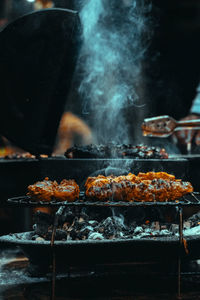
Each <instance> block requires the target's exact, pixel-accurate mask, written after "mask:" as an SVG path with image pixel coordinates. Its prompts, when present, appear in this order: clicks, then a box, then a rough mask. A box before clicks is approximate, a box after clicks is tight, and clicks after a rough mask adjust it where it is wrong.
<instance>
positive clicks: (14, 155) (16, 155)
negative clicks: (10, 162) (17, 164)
mask: <svg viewBox="0 0 200 300" xmlns="http://www.w3.org/2000/svg"><path fill="white" fill-rule="evenodd" d="M34 158H35V155H33V154H31V153H29V152H24V153H18V152H16V153H12V154H8V155H6V156H4V159H34Z"/></svg>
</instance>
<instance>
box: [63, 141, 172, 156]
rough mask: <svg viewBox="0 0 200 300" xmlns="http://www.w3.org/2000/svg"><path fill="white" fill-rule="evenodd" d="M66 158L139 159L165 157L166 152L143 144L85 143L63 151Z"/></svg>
mask: <svg viewBox="0 0 200 300" xmlns="http://www.w3.org/2000/svg"><path fill="white" fill-rule="evenodd" d="M65 156H66V157H67V158H112V157H117V158H130V157H131V158H136V159H137V158H140V159H152V158H158V159H165V158H168V154H167V152H166V151H165V149H163V148H159V147H150V146H145V145H138V146H134V145H125V144H122V145H118V144H108V145H93V144H91V145H86V146H76V145H75V146H74V147H72V148H69V149H67V151H66V152H65Z"/></svg>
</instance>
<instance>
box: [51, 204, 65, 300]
mask: <svg viewBox="0 0 200 300" xmlns="http://www.w3.org/2000/svg"><path fill="white" fill-rule="evenodd" d="M64 210H65V206H61V207H60V208H59V209H58V210H57V212H56V214H55V218H54V224H53V230H52V235H51V249H52V287H51V300H54V299H55V288H56V255H55V247H54V246H55V245H54V242H55V236H56V228H57V226H58V220H59V217H60V216H62V214H63V212H64Z"/></svg>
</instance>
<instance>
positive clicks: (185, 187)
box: [85, 172, 193, 202]
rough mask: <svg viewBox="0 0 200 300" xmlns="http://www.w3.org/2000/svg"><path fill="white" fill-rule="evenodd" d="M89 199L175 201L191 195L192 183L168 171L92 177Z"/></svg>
mask: <svg viewBox="0 0 200 300" xmlns="http://www.w3.org/2000/svg"><path fill="white" fill-rule="evenodd" d="M85 190H86V192H85V193H86V197H87V198H89V199H95V200H99V201H107V200H114V201H147V202H152V201H160V202H163V201H174V200H176V199H179V198H181V197H182V196H183V195H185V194H188V193H191V192H192V191H193V187H192V185H191V183H189V182H183V181H181V179H175V176H174V175H171V174H168V173H165V172H157V173H154V172H148V173H139V174H138V176H136V175H134V174H131V173H129V174H128V175H126V176H119V177H114V176H108V177H105V176H102V175H99V176H98V177H89V178H88V179H87V181H86V183H85Z"/></svg>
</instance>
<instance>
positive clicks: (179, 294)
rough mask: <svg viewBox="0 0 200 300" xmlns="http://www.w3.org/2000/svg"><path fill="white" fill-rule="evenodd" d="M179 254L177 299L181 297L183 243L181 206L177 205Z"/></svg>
mask: <svg viewBox="0 0 200 300" xmlns="http://www.w3.org/2000/svg"><path fill="white" fill-rule="evenodd" d="M179 244H180V249H179V254H178V295H177V298H178V299H182V297H181V256H180V255H181V253H180V251H181V248H182V245H183V210H182V208H181V207H179Z"/></svg>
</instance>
